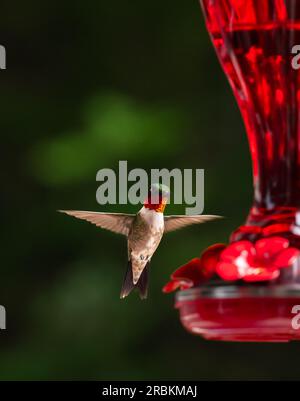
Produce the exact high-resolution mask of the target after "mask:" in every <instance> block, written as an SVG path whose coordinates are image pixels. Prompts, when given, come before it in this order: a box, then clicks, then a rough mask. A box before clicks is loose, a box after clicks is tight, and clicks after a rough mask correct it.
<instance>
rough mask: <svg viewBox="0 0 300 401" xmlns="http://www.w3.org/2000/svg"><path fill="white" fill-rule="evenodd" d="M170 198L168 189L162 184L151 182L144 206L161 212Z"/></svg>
mask: <svg viewBox="0 0 300 401" xmlns="http://www.w3.org/2000/svg"><path fill="white" fill-rule="evenodd" d="M169 198H170V189H169V188H168V187H167V186H166V185H163V184H152V185H151V187H150V189H149V192H148V197H147V198H146V200H145V203H144V206H145V207H146V208H147V209H152V210H155V211H156V212H159V213H163V212H164V210H165V207H166V204H167V203H168V201H169Z"/></svg>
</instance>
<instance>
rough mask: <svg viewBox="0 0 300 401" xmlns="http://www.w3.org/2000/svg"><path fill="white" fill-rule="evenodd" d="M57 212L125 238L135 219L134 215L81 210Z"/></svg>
mask: <svg viewBox="0 0 300 401" xmlns="http://www.w3.org/2000/svg"><path fill="white" fill-rule="evenodd" d="M59 212H61V213H66V214H68V215H69V216H73V217H77V219H81V220H86V221H88V222H90V223H92V224H95V225H96V226H98V227H101V228H104V229H106V230H109V231H112V232H114V233H117V234H123V235H126V236H127V235H128V234H129V231H130V228H131V225H132V223H133V220H134V218H135V215H134V214H123V213H101V212H84V211H81V210H59Z"/></svg>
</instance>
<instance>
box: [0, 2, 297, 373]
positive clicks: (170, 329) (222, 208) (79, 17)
mask: <svg viewBox="0 0 300 401" xmlns="http://www.w3.org/2000/svg"><path fill="white" fill-rule="evenodd" d="M0 43H1V44H2V45H4V46H5V47H6V50H7V70H6V71H0V81H1V82H0V83H1V91H0V104H1V120H0V121H1V150H2V152H1V161H2V163H3V165H2V168H1V184H2V191H1V194H2V195H1V200H2V208H1V210H2V219H1V229H2V230H1V231H2V240H1V250H2V255H1V256H2V257H1V279H0V304H2V305H4V306H5V307H6V310H7V330H6V331H1V332H0V379H222V378H223V379H224V378H228V379H239V378H240V379H251V378H260V379H262V378H266V379H272V378H274V379H297V378H298V379H299V378H300V367H299V363H298V356H297V351H300V344H297V343H292V344H288V345H258V344H227V343H214V342H207V341H205V340H202V339H201V338H198V337H194V336H192V335H190V334H188V333H187V332H185V331H184V329H183V328H182V326H181V325H180V322H179V319H178V313H177V311H176V310H174V308H173V296H172V295H164V294H162V292H161V288H162V287H163V285H164V284H165V283H166V282H167V281H168V277H169V275H170V273H171V272H172V271H173V270H175V269H176V268H177V267H178V266H180V265H181V264H183V263H184V262H186V261H187V260H189V259H190V258H192V257H194V256H197V255H198V254H199V253H200V252H201V251H202V250H203V249H204V248H205V247H207V246H208V245H211V244H213V243H215V242H223V241H225V242H226V241H227V240H228V237H229V234H230V232H231V231H232V230H233V229H235V228H236V227H237V226H238V225H239V224H241V223H242V222H243V220H244V219H245V217H246V215H247V212H248V209H249V206H250V204H251V199H252V185H251V162H250V157H249V151H248V145H247V140H246V135H245V132H244V127H243V124H242V121H241V117H240V114H239V111H238V109H237V106H236V103H235V101H234V98H233V95H232V93H231V90H230V88H229V85H228V83H227V81H226V79H225V77H224V75H223V72H222V70H221V68H220V66H219V64H218V61H217V58H216V56H215V53H214V50H213V47H212V45H211V43H210V41H209V38H208V35H207V33H206V30H205V27H204V21H203V18H202V16H201V10H200V7H199V4H198V2H197V0H193V1H186V2H182V1H181V0H172V1H171V0H165V1H163V2H161V1H159V0H153V1H151V2H149V1H148V2H147V1H137V0H132V1H130V2H124V1H121V0H114V1H110V2H107V1H102V0H101V1H96V0H86V1H84V2H79V3H76V2H74V1H72V2H71V1H70V0H64V1H63V2H56V1H50V0H45V1H43V2H42V3H41V2H38V1H33V0H28V1H27V2H24V3H18V5H17V6H16V5H15V4H13V3H12V2H8V1H7V0H5V1H4V2H3V5H2V12H1V27H0ZM119 160H128V163H129V168H137V167H139V168H144V169H146V170H147V171H149V170H150V169H151V168H162V167H166V168H169V169H171V168H174V167H177V168H182V169H183V168H204V169H205V212H206V213H216V214H222V215H225V216H226V217H227V218H226V220H224V221H222V222H214V223H211V224H207V225H205V226H198V227H191V228H188V229H186V230H185V231H179V232H175V233H172V234H169V235H168V237H165V238H164V239H163V241H162V243H161V245H160V247H159V250H158V251H157V253H156V255H155V257H154V258H153V261H152V269H151V284H150V295H149V299H148V300H147V301H146V302H141V301H140V300H139V299H138V296H137V294H136V293H134V294H132V295H131V296H130V297H128V298H127V299H126V300H123V301H121V300H119V291H120V286H121V281H122V278H123V274H124V269H125V264H126V262H125V260H126V244H125V241H124V238H122V237H119V236H116V235H114V234H111V233H109V232H106V231H102V230H99V229H98V228H96V227H93V226H91V225H89V224H88V223H84V222H81V221H77V220H75V219H72V218H70V217H68V216H64V215H60V214H58V213H57V212H56V210H57V209H68V208H70V209H83V210H102V211H105V210H107V211H124V212H135V211H136V210H137V208H136V207H134V206H130V205H129V206H120V207H118V206H105V207H100V206H99V205H98V204H97V203H96V199H95V194H96V189H97V187H98V185H97V183H96V180H95V177H96V172H97V171H98V170H99V169H101V168H106V167H108V168H113V169H117V167H118V161H119ZM167 212H168V213H182V212H183V206H174V205H170V206H169V208H168V210H167Z"/></svg>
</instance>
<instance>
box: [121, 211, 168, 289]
mask: <svg viewBox="0 0 300 401" xmlns="http://www.w3.org/2000/svg"><path fill="white" fill-rule="evenodd" d="M163 232H164V215H163V213H158V212H156V211H155V210H150V209H147V208H144V207H143V208H142V209H141V211H140V212H139V213H138V214H137V216H136V218H135V221H134V223H133V225H132V229H131V231H130V233H129V236H128V253H129V255H128V256H129V259H130V260H131V262H132V273H133V281H134V283H137V281H138V279H139V277H140V275H141V273H142V271H143V269H144V267H145V266H146V264H147V263H148V262H149V261H150V259H151V257H152V255H153V254H154V252H155V251H156V249H157V247H158V245H159V243H160V241H161V238H162V236H163Z"/></svg>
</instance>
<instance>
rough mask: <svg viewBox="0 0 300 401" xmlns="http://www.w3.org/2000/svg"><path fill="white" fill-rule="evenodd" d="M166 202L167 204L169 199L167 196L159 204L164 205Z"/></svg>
mask: <svg viewBox="0 0 300 401" xmlns="http://www.w3.org/2000/svg"><path fill="white" fill-rule="evenodd" d="M168 202H169V197H168V196H164V197H163V198H162V201H161V203H162V204H163V205H166V204H167V203H168Z"/></svg>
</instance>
